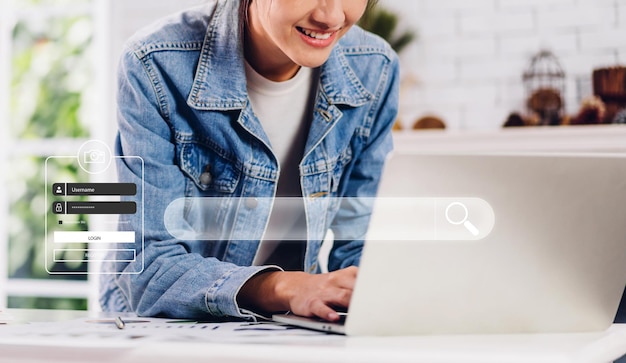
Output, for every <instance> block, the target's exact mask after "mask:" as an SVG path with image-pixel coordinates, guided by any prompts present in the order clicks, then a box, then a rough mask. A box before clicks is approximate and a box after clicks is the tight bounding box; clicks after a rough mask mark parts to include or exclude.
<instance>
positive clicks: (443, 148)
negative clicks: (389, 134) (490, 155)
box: [394, 125, 626, 153]
mask: <svg viewBox="0 0 626 363" xmlns="http://www.w3.org/2000/svg"><path fill="white" fill-rule="evenodd" d="M394 143H395V149H396V150H397V151H398V152H618V153H626V125H584V126H540V127H520V128H506V129H500V130H492V131H452V130H422V131H412V130H406V131H396V132H394Z"/></svg>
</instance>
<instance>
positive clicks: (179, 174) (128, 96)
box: [100, 0, 399, 318]
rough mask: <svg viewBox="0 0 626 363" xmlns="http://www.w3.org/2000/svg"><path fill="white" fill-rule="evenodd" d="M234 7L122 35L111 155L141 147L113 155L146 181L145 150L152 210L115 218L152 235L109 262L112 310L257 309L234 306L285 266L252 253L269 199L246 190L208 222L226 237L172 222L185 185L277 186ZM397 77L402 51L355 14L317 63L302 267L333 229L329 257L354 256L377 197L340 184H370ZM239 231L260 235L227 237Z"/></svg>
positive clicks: (382, 152)
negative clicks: (130, 253)
mask: <svg viewBox="0 0 626 363" xmlns="http://www.w3.org/2000/svg"><path fill="white" fill-rule="evenodd" d="M238 7H239V2H238V1H233V0H227V1H226V0H213V1H210V2H209V3H206V4H204V5H202V6H201V7H198V8H194V9H190V10H188V11H185V12H182V13H179V14H176V15H174V16H171V17H169V18H167V19H164V20H163V21H161V22H159V23H158V24H155V25H154V26H153V27H150V28H149V29H146V30H145V31H143V32H140V33H138V34H137V35H135V36H134V37H133V38H131V39H130V40H129V42H128V43H127V46H126V49H125V51H124V53H123V55H122V59H121V61H120V66H119V70H118V72H119V76H118V82H119V86H118V87H119V90H118V122H119V134H118V137H117V140H116V154H117V155H119V156H138V157H140V158H141V159H139V158H130V157H129V158H117V168H118V175H119V179H120V181H121V182H130V183H137V184H138V185H139V184H141V177H142V163H141V160H143V165H144V167H145V172H144V183H143V190H142V192H143V195H139V196H137V197H138V198H143V200H144V213H145V219H144V220H142V218H141V215H140V213H138V214H136V215H122V216H121V217H120V224H119V229H121V230H135V231H141V228H142V224H143V231H144V233H143V238H144V247H143V249H142V250H141V249H140V250H139V251H138V255H137V257H136V259H135V261H134V262H130V263H128V262H117V263H114V262H105V263H104V264H103V267H102V269H103V270H102V271H101V272H102V273H103V274H102V278H101V287H100V292H101V293H100V302H101V305H102V307H103V309H104V310H109V311H135V312H137V313H138V314H139V315H145V316H169V317H187V318H189V317H205V318H206V317H240V318H242V317H243V318H245V317H250V315H249V314H248V313H247V312H246V311H245V310H242V309H240V308H239V306H238V305H237V302H236V296H237V293H238V291H239V289H240V288H241V286H242V285H243V284H244V283H245V282H246V281H247V280H248V279H249V278H250V277H252V276H253V275H255V274H257V273H259V272H260V271H264V270H270V269H278V268H277V267H276V266H251V264H252V261H253V259H254V256H255V253H256V251H257V248H258V246H259V240H261V239H262V238H263V234H264V231H265V228H266V225H267V222H268V219H269V215H270V212H271V208H272V203H254V202H252V203H248V202H245V203H242V205H241V206H240V207H238V208H237V209H236V210H234V211H231V213H227V215H225V216H223V217H222V219H220V220H219V221H218V222H216V223H215V225H214V226H213V227H214V228H215V229H217V231H219V233H218V234H219V235H220V236H222V237H223V238H221V239H219V240H211V241H206V240H205V241H199V240H182V239H177V238H175V237H173V236H172V235H171V234H169V233H168V232H167V230H166V228H165V226H164V213H165V210H166V209H167V207H168V205H169V204H170V203H172V202H173V201H174V200H176V199H179V198H185V197H187V198H193V197H221V198H231V197H232V198H236V199H240V198H241V199H242V200H252V201H254V198H260V197H263V198H267V199H268V200H270V201H271V200H272V198H273V197H274V196H275V190H276V185H277V181H278V174H279V165H278V162H277V159H276V157H275V156H274V155H273V153H272V150H271V144H270V142H269V140H268V138H267V136H266V134H265V133H264V131H263V128H262V126H261V124H260V122H259V120H258V119H257V118H256V116H255V115H254V113H253V111H252V109H251V106H250V102H249V100H248V96H247V91H246V77H245V71H244V59H243V44H242V40H241V39H242V36H241V34H240V27H239V26H238V24H239V17H238V12H237V10H238ZM398 83H399V67H398V60H397V56H396V54H395V53H394V52H393V51H392V49H391V48H390V47H389V46H388V44H387V43H385V42H384V41H383V40H381V39H380V38H378V37H376V36H374V35H372V34H369V33H367V32H365V31H363V30H362V29H360V28H358V27H356V26H354V27H353V28H352V29H351V30H350V31H349V32H348V33H347V34H346V35H345V36H344V37H343V38H342V39H341V40H340V41H339V43H338V44H337V45H336V46H335V48H334V49H333V51H332V53H331V55H330V57H329V59H328V60H327V61H326V62H325V64H323V65H322V66H321V69H320V79H319V87H318V91H317V95H316V98H315V100H314V102H315V103H314V107H313V112H314V115H313V119H312V123H311V126H310V130H309V134H308V139H307V141H306V145H305V150H304V154H303V158H302V161H301V163H300V167H299V168H300V180H301V190H302V195H303V199H304V204H305V215H306V222H307V227H306V228H307V241H306V254H305V261H304V265H305V268H304V269H305V271H307V272H310V273H319V272H320V267H319V265H318V254H319V251H320V246H321V241H322V239H323V238H324V236H325V234H326V232H327V231H328V230H329V229H331V230H332V231H333V232H334V236H335V243H334V245H333V247H332V249H331V252H330V255H329V259H328V269H329V270H331V271H332V270H337V269H340V268H344V267H347V266H350V265H358V263H359V259H360V254H361V248H362V245H363V237H364V235H365V232H366V229H367V225H368V222H369V217H370V213H371V207H370V206H369V205H367V204H364V203H359V202H358V200H357V199H354V200H353V201H352V202H343V203H338V202H336V201H337V200H338V199H337V198H335V197H371V196H374V195H375V193H376V190H377V187H378V183H379V179H380V175H381V170H382V167H383V163H384V161H385V158H386V156H387V154H388V153H389V152H390V151H391V149H392V138H391V126H392V124H393V122H394V120H395V118H396V114H397V106H398V88H399V87H398ZM203 173H205V174H204V175H205V177H204V178H203V177H202V175H203ZM206 173H208V175H207V174H206ZM246 198H247V199H246ZM181 218H183V217H181ZM241 230H246V231H247V233H248V234H251V235H253V236H256V238H255V239H253V240H237V239H233V238H230V236H233V235H237V231H241ZM140 236H141V233H137V241H136V245H137V246H140V245H141V244H142V241H141V240H140ZM342 236H344V237H345V238H344V237H342ZM355 236H356V237H359V238H355ZM112 257H121V255H120V253H118V254H117V256H112ZM113 259H114V258H111V259H110V260H113ZM118 260H121V258H118Z"/></svg>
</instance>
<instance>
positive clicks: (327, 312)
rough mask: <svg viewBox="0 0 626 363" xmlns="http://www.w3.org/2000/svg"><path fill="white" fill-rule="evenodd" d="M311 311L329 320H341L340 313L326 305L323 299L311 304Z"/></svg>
mask: <svg viewBox="0 0 626 363" xmlns="http://www.w3.org/2000/svg"><path fill="white" fill-rule="evenodd" d="M311 312H312V313H313V315H315V316H317V317H319V318H322V319H324V320H328V321H337V320H339V314H337V312H336V311H335V310H333V309H331V308H330V307H329V306H328V305H326V304H325V303H324V302H323V301H322V300H315V301H314V302H313V304H312V305H311Z"/></svg>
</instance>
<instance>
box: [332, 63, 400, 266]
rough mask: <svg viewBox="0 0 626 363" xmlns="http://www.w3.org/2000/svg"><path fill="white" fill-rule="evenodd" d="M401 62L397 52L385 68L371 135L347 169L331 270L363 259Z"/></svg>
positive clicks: (387, 145)
mask: <svg viewBox="0 0 626 363" xmlns="http://www.w3.org/2000/svg"><path fill="white" fill-rule="evenodd" d="M399 73H400V71H399V63H398V58H397V55H396V54H395V53H392V58H391V59H390V61H389V63H388V64H387V65H386V67H385V68H384V69H383V71H382V75H381V77H380V82H379V86H378V88H377V90H376V94H375V98H374V103H373V104H372V105H371V107H372V108H373V109H374V110H375V112H373V113H372V114H373V116H372V117H371V119H370V120H368V121H366V122H370V125H369V130H370V132H369V136H368V137H367V139H366V142H365V145H364V146H363V148H362V150H361V152H360V153H359V154H358V157H357V158H356V160H355V161H354V163H353V164H352V165H351V167H350V168H349V169H348V170H346V172H347V173H348V179H347V182H346V184H345V186H344V188H343V190H344V191H345V192H341V193H340V194H339V195H342V196H343V199H342V201H341V205H340V208H339V211H338V212H337V214H336V216H335V218H334V219H333V222H332V224H331V229H332V230H333V233H334V236H335V241H334V244H333V247H332V249H331V251H330V254H329V257H328V270H329V271H334V270H337V269H341V268H345V267H348V266H352V265H357V266H358V264H359V262H360V258H361V252H362V248H363V239H364V238H365V234H366V232H367V228H368V225H369V220H370V216H371V213H372V207H373V204H374V198H373V197H375V196H376V192H377V190H378V185H379V182H380V177H381V173H382V169H383V166H384V163H385V160H386V158H387V156H388V154H389V153H390V152H391V150H392V148H393V140H392V135H391V130H392V126H393V124H394V122H395V120H396V117H397V114H398V98H399V78H400V76H399Z"/></svg>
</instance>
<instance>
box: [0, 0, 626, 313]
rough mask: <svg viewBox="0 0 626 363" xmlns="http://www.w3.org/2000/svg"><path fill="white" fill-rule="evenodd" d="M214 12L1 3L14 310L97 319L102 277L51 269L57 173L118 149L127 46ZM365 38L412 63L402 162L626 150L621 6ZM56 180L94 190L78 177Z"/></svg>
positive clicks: (518, 3)
mask: <svg viewBox="0 0 626 363" xmlns="http://www.w3.org/2000/svg"><path fill="white" fill-rule="evenodd" d="M202 2H203V1H202V0H178V1H171V0H123V1H122V0H3V1H2V2H1V3H0V96H1V97H0V119H1V120H2V123H1V125H2V132H0V143H1V144H2V146H1V147H0V167H2V170H5V171H6V172H4V173H2V176H0V178H2V184H1V185H2V186H3V187H2V188H0V308H2V307H20V308H55V309H94V310H97V309H98V306H97V281H96V280H97V275H89V276H85V275H71V274H68V275H63V274H60V275H49V274H48V273H47V272H46V271H45V268H44V266H43V264H44V258H43V246H44V242H43V241H44V230H45V228H44V222H43V221H44V211H45V210H46V209H47V206H46V205H45V203H44V198H43V194H44V176H43V172H44V168H43V161H44V160H45V159H46V157H47V156H50V155H74V154H75V152H76V150H78V148H79V147H80V145H81V144H82V143H83V142H85V141H86V140H89V139H99V140H103V141H105V142H107V143H109V144H112V142H113V138H114V135H115V104H114V95H115V77H114V74H115V68H116V63H117V59H118V57H119V54H120V50H121V48H122V46H123V43H124V41H125V40H126V39H127V38H128V37H129V36H130V35H132V34H133V33H134V32H135V31H136V30H138V29H139V28H141V27H143V26H145V25H147V24H149V23H150V22H152V21H154V20H155V19H157V18H159V17H162V16H164V15H166V14H169V13H172V12H176V11H179V10H181V9H183V8H185V7H188V6H193V5H198V4H201V3H202ZM362 26H363V27H365V28H367V29H369V30H371V31H373V32H376V33H377V34H380V35H381V36H383V37H384V38H385V39H387V40H388V41H389V42H390V43H391V44H392V45H393V46H394V48H396V50H397V51H398V53H399V55H400V59H401V67H402V86H401V99H400V113H399V116H398V120H397V122H396V133H395V138H396V147H397V148H398V149H404V150H417V151H432V150H437V151H441V150H446V151H476V150H480V151H485V150H487V151H500V150H508V151H511V150H515V151H517V150H524V151H527V150H532V151H545V150H551V151H618V152H623V151H624V150H625V149H626V132H625V131H624V129H623V127H622V126H623V124H624V123H626V111H624V108H625V107H626V69H625V68H624V66H625V65H626V37H625V36H624V34H626V2H624V1H622V0H471V1H467V0H380V1H379V6H378V8H377V9H376V10H374V11H373V12H371V13H368V14H367V16H366V17H364V19H363V23H362ZM55 170H57V172H59V173H61V174H62V175H63V177H64V178H65V179H67V180H75V181H86V180H83V179H84V178H82V179H81V177H80V174H79V173H78V171H77V170H75V168H74V167H73V166H72V165H63V164H59V165H55ZM77 218H79V219H83V220H84V223H90V221H89V220H88V219H87V218H84V217H82V216H77ZM55 268H56V269H57V270H58V271H68V272H71V271H80V270H81V269H84V262H72V263H64V264H62V265H59V266H56V267H55Z"/></svg>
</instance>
